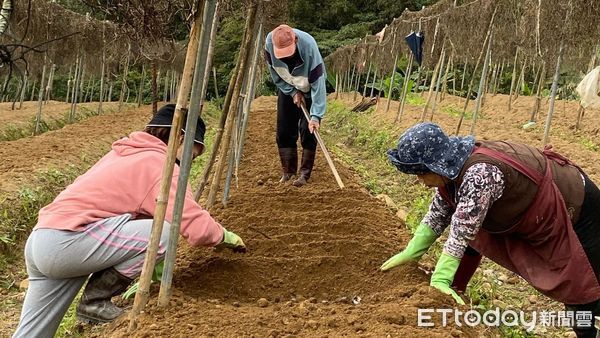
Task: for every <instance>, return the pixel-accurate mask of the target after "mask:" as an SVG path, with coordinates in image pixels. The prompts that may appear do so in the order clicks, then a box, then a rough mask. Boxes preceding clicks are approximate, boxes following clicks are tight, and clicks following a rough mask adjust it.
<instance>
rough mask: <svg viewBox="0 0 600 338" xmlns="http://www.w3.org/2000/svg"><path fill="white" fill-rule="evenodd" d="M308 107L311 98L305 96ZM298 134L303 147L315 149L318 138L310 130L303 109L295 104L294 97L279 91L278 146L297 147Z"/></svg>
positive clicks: (308, 106) (307, 107)
mask: <svg viewBox="0 0 600 338" xmlns="http://www.w3.org/2000/svg"><path fill="white" fill-rule="evenodd" d="M304 99H305V102H306V109H307V110H308V111H310V105H311V100H310V99H309V98H306V97H305V98H304ZM298 134H300V143H301V144H302V148H303V149H306V150H312V151H315V150H316V149H317V139H316V138H315V135H314V134H311V133H310V131H308V121H306V118H305V117H304V113H302V109H301V108H299V107H298V106H296V105H295V104H294V99H293V98H292V97H291V96H289V95H285V94H284V93H282V92H281V91H280V90H279V91H277V147H279V148H297V145H296V142H297V141H298Z"/></svg>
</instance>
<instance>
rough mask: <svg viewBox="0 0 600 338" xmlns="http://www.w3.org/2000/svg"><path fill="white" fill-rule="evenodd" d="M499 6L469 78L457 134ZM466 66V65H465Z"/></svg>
mask: <svg viewBox="0 0 600 338" xmlns="http://www.w3.org/2000/svg"><path fill="white" fill-rule="evenodd" d="M497 10H498V7H496V8H494V13H493V14H492V17H491V18H490V23H489V25H488V30H487V33H486V35H485V39H483V45H482V46H481V52H479V56H478V57H477V62H476V63H475V68H473V75H472V76H471V80H469V87H468V88H467V93H466V97H465V103H464V105H463V109H462V113H461V114H460V119H459V120H458V125H457V126H456V135H458V133H459V132H460V127H461V126H462V122H463V120H464V118H465V114H466V112H467V108H468V107H469V101H470V100H471V90H472V88H473V85H474V82H475V73H476V72H477V68H479V63H480V62H481V58H482V57H483V51H484V50H485V45H486V43H487V42H488V40H489V38H490V35H491V34H492V27H493V25H494V18H495V17H496V11H497ZM465 67H466V65H465Z"/></svg>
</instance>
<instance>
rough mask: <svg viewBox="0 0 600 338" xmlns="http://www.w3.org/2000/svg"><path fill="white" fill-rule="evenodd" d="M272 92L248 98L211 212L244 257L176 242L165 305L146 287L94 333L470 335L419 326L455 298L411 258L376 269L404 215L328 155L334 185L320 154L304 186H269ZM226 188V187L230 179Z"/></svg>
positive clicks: (402, 234)
mask: <svg viewBox="0 0 600 338" xmlns="http://www.w3.org/2000/svg"><path fill="white" fill-rule="evenodd" d="M275 107H276V99H275V98H273V97H261V98H259V99H257V100H256V101H255V102H254V104H253V112H252V114H251V115H250V122H249V127H248V136H247V140H246V144H245V149H244V157H243V159H242V162H241V165H240V168H239V172H238V180H237V184H238V185H237V186H236V187H235V188H234V189H233V191H232V194H231V198H230V200H229V203H228V204H227V207H223V206H222V205H221V204H220V203H219V204H218V206H216V207H215V208H214V209H213V210H211V214H212V215H213V216H214V217H215V218H216V219H217V220H218V221H220V222H221V223H222V224H223V226H225V227H226V228H227V229H230V230H232V231H234V232H236V233H237V234H239V235H240V236H241V237H242V238H243V239H244V241H245V243H246V245H247V247H248V252H247V253H246V254H233V253H229V252H219V253H216V252H213V251H212V250H209V249H202V248H191V247H189V246H188V245H187V244H186V243H182V244H181V245H180V248H179V253H178V258H177V266H176V271H175V274H174V282H173V287H174V291H173V296H172V298H171V304H170V306H168V307H165V308H161V307H158V306H157V305H156V300H155V298H156V287H155V288H154V290H153V296H152V297H151V298H152V299H151V300H150V302H149V305H148V306H147V307H146V311H145V312H144V313H143V314H141V315H140V317H139V318H138V320H139V321H138V328H137V330H136V331H134V332H133V333H128V332H127V325H128V320H127V317H123V318H121V319H120V320H118V321H117V322H116V323H113V324H109V325H108V326H107V327H106V328H104V330H103V331H97V330H94V333H93V335H95V336H98V337H101V336H102V337H104V336H112V337H131V336H133V337H167V336H168V337H197V336H220V337H241V336H244V337H250V336H255V337H268V336H271V337H280V336H281V337H283V336H289V337H291V336H341V335H348V336H376V337H386V336H393V337H398V336H406V337H416V336H419V335H422V336H427V337H448V336H449V335H454V336H457V337H458V336H461V337H477V336H480V335H481V333H482V332H481V331H477V330H476V329H472V328H468V327H461V328H458V327H446V328H442V327H441V326H437V327H435V328H420V327H418V326H417V309H418V308H446V307H452V306H454V303H453V300H452V299H450V298H449V297H448V296H446V295H442V294H440V293H438V292H437V291H435V290H433V289H431V288H430V287H429V286H428V280H429V279H428V277H427V275H426V274H425V273H424V272H423V271H421V270H420V269H419V268H418V267H417V265H416V264H409V265H408V266H404V267H399V268H397V269H394V270H392V271H390V272H388V273H382V272H380V271H378V267H379V266H380V265H381V263H382V262H383V261H385V259H387V258H388V257H389V256H390V255H391V254H393V253H395V252H396V251H397V250H398V249H399V248H400V247H401V246H403V245H405V243H406V242H407V241H408V239H409V237H410V236H409V234H408V232H407V230H406V228H405V226H404V225H403V224H402V222H401V221H400V220H399V219H398V218H397V217H395V216H394V214H393V213H392V212H391V211H390V210H388V209H387V208H386V206H385V205H384V204H383V203H382V202H380V201H379V200H377V199H375V198H374V197H372V196H371V195H369V194H368V192H367V191H366V190H365V189H363V188H362V187H361V186H360V185H359V183H358V178H357V176H356V175H355V174H354V173H353V172H352V171H351V170H350V169H348V168H347V167H346V166H345V165H344V164H343V163H339V162H336V165H337V169H338V171H339V172H340V175H341V177H342V180H343V181H344V183H345V184H346V188H345V189H343V190H340V189H339V188H338V187H337V185H336V183H335V180H334V178H333V175H332V174H331V172H330V171H329V168H328V167H327V163H326V161H325V158H324V157H323V155H322V153H321V152H320V151H319V152H318V156H317V160H316V167H315V170H314V171H313V176H312V177H311V179H310V184H309V185H307V186H304V187H302V188H296V187H293V186H291V184H289V183H288V184H279V183H278V182H277V181H278V179H279V177H280V164H279V158H278V154H277V147H276V145H275V116H276V114H275ZM234 184H235V183H234Z"/></svg>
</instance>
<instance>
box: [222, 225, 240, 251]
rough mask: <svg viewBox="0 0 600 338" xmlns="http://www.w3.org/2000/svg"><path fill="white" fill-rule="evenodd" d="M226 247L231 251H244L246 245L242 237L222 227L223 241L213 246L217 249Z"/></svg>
mask: <svg viewBox="0 0 600 338" xmlns="http://www.w3.org/2000/svg"><path fill="white" fill-rule="evenodd" d="M223 248H227V249H230V250H232V251H233V252H246V245H245V244H244V241H243V240H242V238H241V237H240V236H238V235H236V234H235V233H233V232H231V231H228V230H227V229H225V228H223V241H221V243H219V244H217V245H216V246H215V249H216V250H217V251H221V250H223Z"/></svg>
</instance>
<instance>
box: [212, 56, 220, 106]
mask: <svg viewBox="0 0 600 338" xmlns="http://www.w3.org/2000/svg"><path fill="white" fill-rule="evenodd" d="M212 73H213V79H214V83H215V98H216V99H217V102H219V101H221V98H220V97H219V87H218V85H217V69H216V68H215V67H214V66H213V67H212ZM219 108H222V107H219Z"/></svg>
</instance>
